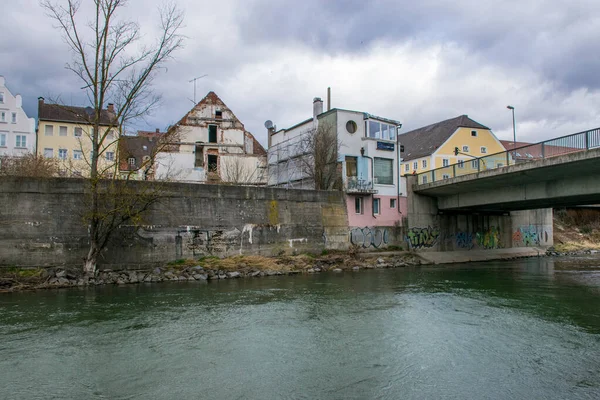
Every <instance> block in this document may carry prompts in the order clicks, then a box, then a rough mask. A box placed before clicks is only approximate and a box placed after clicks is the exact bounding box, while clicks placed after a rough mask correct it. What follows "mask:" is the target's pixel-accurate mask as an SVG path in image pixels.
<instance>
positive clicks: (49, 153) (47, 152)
mask: <svg viewBox="0 0 600 400" xmlns="http://www.w3.org/2000/svg"><path fill="white" fill-rule="evenodd" d="M44 157H46V158H52V157H54V149H49V148H45V149H44Z"/></svg>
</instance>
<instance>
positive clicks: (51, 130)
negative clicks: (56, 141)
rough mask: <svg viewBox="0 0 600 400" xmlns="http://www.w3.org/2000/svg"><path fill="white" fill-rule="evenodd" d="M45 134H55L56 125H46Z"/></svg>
mask: <svg viewBox="0 0 600 400" xmlns="http://www.w3.org/2000/svg"><path fill="white" fill-rule="evenodd" d="M44 135H46V136H52V135H54V126H52V125H46V126H44Z"/></svg>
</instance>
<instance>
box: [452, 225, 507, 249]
mask: <svg viewBox="0 0 600 400" xmlns="http://www.w3.org/2000/svg"><path fill="white" fill-rule="evenodd" d="M455 239H456V247H457V248H459V249H466V250H471V249H472V248H475V247H476V248H480V249H499V248H502V247H503V246H502V242H501V240H500V229H498V228H497V227H495V226H492V227H490V228H488V229H486V230H485V231H481V232H475V233H471V232H458V233H457V234H456V235H455Z"/></svg>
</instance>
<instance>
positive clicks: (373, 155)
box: [268, 99, 401, 196]
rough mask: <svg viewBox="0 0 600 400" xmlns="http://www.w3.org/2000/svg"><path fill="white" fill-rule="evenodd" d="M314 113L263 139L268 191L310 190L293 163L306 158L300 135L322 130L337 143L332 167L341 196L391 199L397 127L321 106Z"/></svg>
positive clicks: (395, 185)
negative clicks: (338, 171) (337, 171)
mask: <svg viewBox="0 0 600 400" xmlns="http://www.w3.org/2000/svg"><path fill="white" fill-rule="evenodd" d="M319 102H320V99H315V103H319ZM314 112H315V115H314V116H313V118H312V119H308V120H306V121H303V122H301V123H299V124H297V125H295V126H293V127H291V128H289V129H282V130H279V131H277V132H270V133H269V135H270V147H269V149H268V162H269V182H268V185H269V186H283V187H290V188H292V187H293V188H312V187H314V183H312V182H307V179H308V177H307V175H306V173H305V172H304V171H303V170H302V167H301V165H300V164H301V163H300V161H299V158H301V157H305V156H307V154H306V151H307V149H306V148H305V147H306V146H305V145H304V143H303V142H304V138H305V137H306V135H308V134H309V133H310V132H313V131H315V130H316V129H318V127H319V125H323V124H328V125H330V126H332V128H333V129H334V132H335V134H336V136H337V139H338V142H339V147H340V148H339V152H338V162H339V163H341V164H342V179H343V182H344V187H345V188H346V190H348V191H353V190H360V189H367V188H370V189H369V190H371V191H374V192H377V193H380V194H382V195H386V196H397V195H398V193H399V190H398V189H399V179H398V177H399V175H398V172H399V171H398V165H399V152H398V147H397V145H396V136H397V130H398V128H399V127H400V126H401V124H400V123H399V122H397V121H393V120H389V119H386V118H381V117H376V116H373V115H370V114H368V113H364V112H358V111H350V110H343V109H337V108H334V109H332V110H330V111H327V112H322V102H321V103H320V105H319V104H317V107H314ZM382 127H385V129H382ZM348 164H351V165H348ZM375 164H377V167H375ZM388 165H389V168H387V166H388ZM384 167H385V168H384ZM374 168H375V170H376V171H374ZM384 169H387V171H385V170H384ZM374 172H375V173H374ZM378 175H379V176H378Z"/></svg>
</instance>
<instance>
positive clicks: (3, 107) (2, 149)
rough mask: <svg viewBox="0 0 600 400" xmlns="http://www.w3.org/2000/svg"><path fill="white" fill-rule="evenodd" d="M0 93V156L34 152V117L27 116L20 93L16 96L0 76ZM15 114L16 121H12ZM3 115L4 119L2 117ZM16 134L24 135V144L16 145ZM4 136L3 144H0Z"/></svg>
mask: <svg viewBox="0 0 600 400" xmlns="http://www.w3.org/2000/svg"><path fill="white" fill-rule="evenodd" d="M0 93H2V95H3V96H2V97H3V98H4V100H3V101H1V102H0V156H3V155H6V156H19V155H23V154H25V153H34V152H35V139H36V138H35V119H33V118H28V117H27V114H25V111H24V110H23V108H22V105H23V99H22V98H21V95H19V94H17V95H16V96H15V95H13V94H12V92H11V91H10V90H9V89H8V88H7V87H6V83H5V79H4V77H3V76H0ZM13 113H14V114H16V118H17V120H16V123H13V122H12V115H13ZM2 115H4V120H3V119H2ZM17 135H19V136H25V138H26V139H25V146H19V147H17ZM2 138H4V139H3V140H4V145H2ZM19 144H21V143H19Z"/></svg>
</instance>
